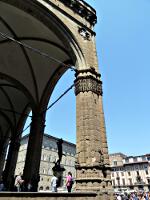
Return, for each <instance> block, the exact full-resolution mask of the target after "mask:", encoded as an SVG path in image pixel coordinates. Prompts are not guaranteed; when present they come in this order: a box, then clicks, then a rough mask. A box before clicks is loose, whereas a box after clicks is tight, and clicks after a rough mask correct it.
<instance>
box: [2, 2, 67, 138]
mask: <svg viewBox="0 0 150 200" xmlns="http://www.w3.org/2000/svg"><path fill="white" fill-rule="evenodd" d="M16 1H17V0H16ZM18 1H19V0H18ZM29 7H30V5H29ZM49 23H51V19H50V21H49ZM49 27H50V25H49ZM0 32H2V33H5V34H7V35H9V36H11V37H13V38H15V39H16V40H18V41H20V42H23V43H26V44H28V45H30V46H32V47H33V48H37V49H39V50H40V51H41V52H44V53H47V54H48V55H50V56H51V57H54V58H56V59H57V60H59V61H60V62H62V63H65V62H67V61H68V60H70V53H69V52H68V51H69V50H68V49H67V47H66V45H65V43H64V42H63V39H62V38H61V39H60V37H58V36H57V34H56V30H55V31H54V30H53V29H51V28H48V27H47V26H46V25H44V24H43V23H42V22H40V21H39V20H37V19H36V18H35V17H33V16H32V15H30V14H28V13H26V12H25V11H23V10H21V9H19V8H17V7H15V6H12V5H9V4H8V3H5V2H4V1H0ZM59 68H60V63H58V62H56V61H54V60H50V59H48V58H46V57H44V56H41V55H39V54H37V53H35V52H33V51H31V50H29V49H27V48H25V47H23V46H21V45H19V44H17V43H15V42H12V41H10V40H9V39H7V38H2V37H0V134H1V135H5V133H6V132H7V131H8V129H9V127H10V124H12V125H13V126H17V124H18V121H19V119H20V115H19V114H17V113H16V112H18V113H23V112H24V110H25V108H26V107H27V106H28V105H30V104H31V99H32V101H33V102H34V103H35V104H38V103H39V102H40V100H41V98H42V96H43V94H44V91H45V89H46V88H47V84H48V83H50V81H51V80H53V79H54V77H55V76H56V75H57V71H58V69H59ZM30 97H31V98H30ZM9 110H10V111H14V112H9Z"/></svg>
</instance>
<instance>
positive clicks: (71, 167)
mask: <svg viewBox="0 0 150 200" xmlns="http://www.w3.org/2000/svg"><path fill="white" fill-rule="evenodd" d="M57 141H58V138H56V137H53V136H50V135H47V134H44V137H43V145H42V155H41V163H40V182H39V185H38V189H39V190H50V181H51V177H52V175H53V171H52V168H53V167H54V163H55V162H56V161H57V159H58V153H57V152H58V150H57ZM27 145H28V135H26V136H24V137H23V138H22V140H21V146H20V149H19V155H18V161H17V166H16V171H15V174H19V172H23V169H24V164H25V158H26V151H27ZM62 147H63V156H62V161H61V165H62V166H63V167H64V168H65V171H64V172H63V180H62V185H63V186H65V179H66V175H67V173H68V171H71V172H72V175H73V177H75V176H76V174H75V153H76V145H75V144H72V143H70V142H66V141H63V144H62Z"/></svg>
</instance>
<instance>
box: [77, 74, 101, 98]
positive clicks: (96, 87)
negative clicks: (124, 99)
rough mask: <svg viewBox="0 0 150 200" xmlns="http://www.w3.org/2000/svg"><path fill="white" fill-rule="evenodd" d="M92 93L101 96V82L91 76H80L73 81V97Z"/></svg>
mask: <svg viewBox="0 0 150 200" xmlns="http://www.w3.org/2000/svg"><path fill="white" fill-rule="evenodd" d="M89 91H91V92H93V93H96V94H97V95H102V81H100V80H98V79H96V78H94V77H93V76H91V75H89V76H80V77H78V78H77V79H76V80H75V95H78V94H79V93H80V92H89Z"/></svg>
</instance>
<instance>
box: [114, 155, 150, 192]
mask: <svg viewBox="0 0 150 200" xmlns="http://www.w3.org/2000/svg"><path fill="white" fill-rule="evenodd" d="M110 164H111V168H112V173H111V179H112V185H113V187H114V188H116V189H118V190H145V191H148V190H150V154H146V155H141V156H126V155H124V154H122V153H115V154H110Z"/></svg>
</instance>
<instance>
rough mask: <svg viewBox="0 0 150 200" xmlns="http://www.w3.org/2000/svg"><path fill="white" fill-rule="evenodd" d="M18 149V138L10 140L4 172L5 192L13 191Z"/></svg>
mask: <svg viewBox="0 0 150 200" xmlns="http://www.w3.org/2000/svg"><path fill="white" fill-rule="evenodd" d="M19 147H20V136H19V137H17V138H16V137H14V138H11V141H10V144H9V150H8V155H7V160H6V165H5V170H4V181H5V186H6V187H7V188H6V189H7V190H12V189H13V184H14V172H15V168H16V163H17V158H18V152H19Z"/></svg>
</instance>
